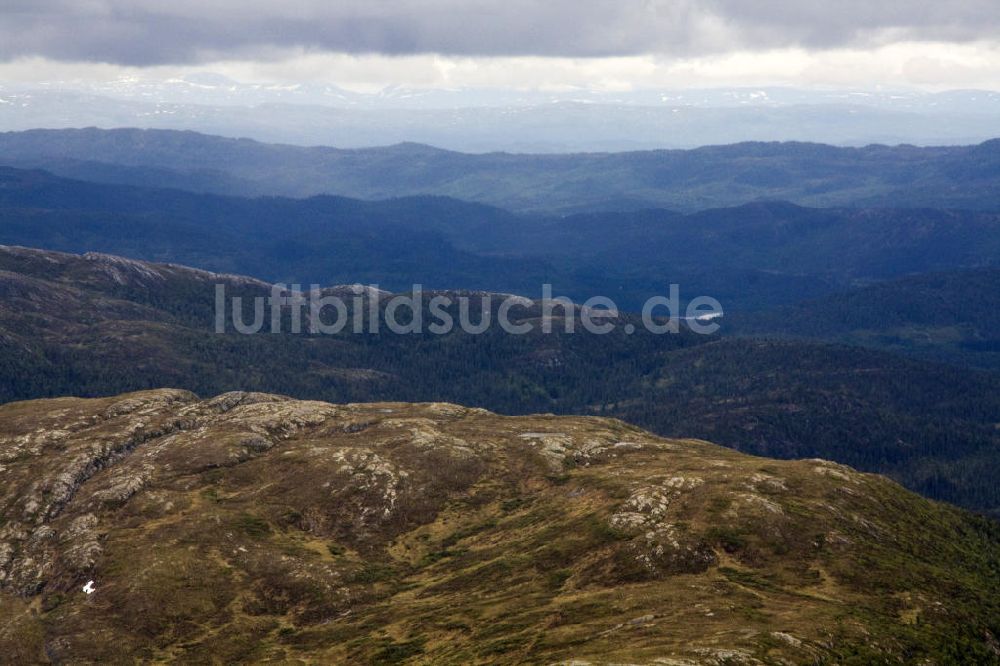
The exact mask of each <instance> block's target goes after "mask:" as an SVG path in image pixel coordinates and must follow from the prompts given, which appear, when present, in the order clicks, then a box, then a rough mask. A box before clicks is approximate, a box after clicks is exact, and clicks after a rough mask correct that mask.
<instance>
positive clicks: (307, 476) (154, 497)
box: [0, 390, 1000, 664]
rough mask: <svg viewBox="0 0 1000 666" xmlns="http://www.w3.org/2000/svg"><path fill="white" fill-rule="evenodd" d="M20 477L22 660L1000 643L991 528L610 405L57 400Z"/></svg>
mask: <svg viewBox="0 0 1000 666" xmlns="http://www.w3.org/2000/svg"><path fill="white" fill-rule="evenodd" d="M0 470H2V471H0V473H2V474H3V475H4V480H5V482H4V484H3V486H2V490H0V521H2V522H0V649H2V650H3V654H5V655H6V656H7V657H8V658H13V659H14V660H16V661H21V662H29V661H38V662H54V663H58V662H62V661H65V660H67V659H72V660H74V661H79V660H92V661H96V662H103V663H110V662H118V661H133V660H136V659H138V660H143V661H162V660H180V661H185V662H199V661H206V660H210V659H211V658H214V659H222V660H224V661H227V662H243V661H263V660H272V661H290V660H305V661H314V662H325V663H330V662H341V663H346V662H350V663H438V664H439V663H455V664H458V663H463V664H468V663H525V662H531V663H552V662H555V661H557V660H560V661H563V660H566V661H568V660H572V659H577V660H586V661H587V662H588V663H621V662H628V663H664V661H666V663H744V664H753V663H763V662H779V661H786V662H793V663H821V664H822V663H857V664H861V663H873V662H876V661H877V662H881V663H913V662H915V661H930V662H933V663H957V662H959V661H964V662H966V663H968V662H969V661H975V662H976V663H983V664H986V663H995V662H997V661H998V659H1000V646H998V644H997V636H998V634H1000V606H998V603H997V599H1000V587H998V582H997V581H998V580H1000V576H998V573H1000V531H998V529H997V527H996V525H995V524H993V523H991V522H988V521H985V520H983V519H978V518H974V517H972V516H970V515H969V514H966V513H964V512H962V511H960V510H957V509H954V508H950V507H947V506H945V505H941V504H935V503H932V502H929V501H927V500H924V499H921V498H919V497H917V496H916V495H913V494H911V493H909V492H906V491H904V490H903V489H901V488H900V487H898V486H896V485H895V484H893V483H891V482H889V481H887V480H885V479H883V478H880V477H875V476H869V475H862V474H859V473H857V472H854V471H852V470H850V469H849V468H846V467H843V466H840V465H836V464H833V463H828V462H824V461H820V460H804V461H798V462H780V461H774V460H767V459H763V458H753V457H749V456H746V455H743V454H739V453H736V452H733V451H730V450H727V449H724V448H720V447H717V446H714V445H711V444H708V443H705V442H699V441H691V440H663V439H658V438H656V437H653V436H652V435H649V434H647V433H644V432H642V431H640V430H637V429H635V428H632V427H629V426H626V425H624V424H622V423H620V422H618V421H614V420H610V419H594V418H588V419H584V418H567V417H552V416H530V417H517V418H510V417H499V416H496V415H493V414H490V413H488V412H484V411H482V410H470V409H466V408H463V407H458V406H455V405H449V404H442V403H433V404H418V405H413V404H401V403H388V404H385V403H384V404H367V405H331V404H327V403H321V402H299V401H294V400H290V399H286V398H280V397H277V396H270V395H263V394H247V393H230V394H225V395H221V396H218V397H216V398H214V399H211V400H199V399H197V398H196V397H195V396H194V395H192V394H189V393H185V392H182V391H176V390H159V391H150V392H145V393H138V394H131V395H124V396H119V397H116V398H104V399H99V400H80V399H75V398H62V399H57V400H45V401H31V402H22V403H13V404H8V405H4V406H2V407H0ZM87 581H93V583H94V587H95V588H96V591H95V592H94V593H93V594H92V595H90V596H88V595H86V594H84V593H83V592H82V587H83V585H84V584H85V583H86V582H87ZM671 660H672V661H671Z"/></svg>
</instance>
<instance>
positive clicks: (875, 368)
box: [0, 248, 1000, 513]
mask: <svg viewBox="0 0 1000 666" xmlns="http://www.w3.org/2000/svg"><path fill="white" fill-rule="evenodd" d="M217 282H222V283H224V284H226V286H227V291H228V293H229V294H230V295H238V294H239V295H243V296H244V297H252V296H257V295H261V296H262V295H266V294H268V293H269V287H268V285H267V284H265V283H263V282H260V281H255V280H250V279H247V278H239V277H235V276H218V275H214V274H209V273H205V272H203V271H195V270H191V269H186V268H183V267H176V266H174V267H171V266H163V265H157V264H148V263H143V262H135V261H129V260H124V259H121V258H116V257H108V256H103V255H89V256H86V257H79V256H75V255H64V254H59V253H53V252H42V251H38V250H27V249H17V248H0V294H2V295H3V298H2V299H0V367H2V368H3V372H2V373H0V399H2V400H15V399H25V398H33V397H48V396H58V395H82V396H97V395H108V394H114V393H119V392H122V391H129V390H138V389H147V388H153V387H157V386H175V387H179V388H185V389H189V390H194V391H196V392H199V393H201V394H204V395H214V394H216V393H220V392H223V391H229V390H237V389H242V390H247V389H252V390H259V391H268V392H281V393H284V394H288V395H292V396H295V397H308V398H316V399H324V400H329V401H335V402H349V401H367V400H405V401H425V400H437V401H449V402H458V401H462V402H465V403H466V404H469V405H470V406H478V407H486V408H489V409H492V410H495V411H500V412H504V413H509V414H512V413H521V414H523V413H534V412H555V413H563V414H566V413H577V414H604V415H612V416H618V417H622V418H625V419H626V420H629V421H630V422H632V423H636V424H639V425H641V426H643V427H646V428H649V429H651V430H653V431H655V432H658V433H660V434H666V435H672V436H682V437H687V436H700V437H704V438H706V439H711V440H713V441H717V442H718V443H720V444H725V445H727V446H732V447H735V448H740V449H743V450H746V451H750V452H755V453H762V454H766V455H771V456H779V457H803V456H805V457H808V456H818V457H825V458H830V459H834V460H838V461H839V462H844V463H849V464H852V465H854V466H856V467H859V468H862V469H865V470H869V471H879V472H883V473H886V474H889V475H891V476H892V477H893V478H895V479H897V480H898V481H900V482H901V483H903V484H905V485H907V486H908V487H910V488H911V489H916V490H919V491H920V492H923V493H926V494H927V495H929V496H932V497H937V498H941V499H947V500H949V501H953V502H955V503H958V504H961V505H964V506H967V507H970V508H975V509H978V510H981V511H987V512H993V513H998V512H1000V490H998V489H997V487H996V484H995V483H994V482H993V479H995V478H996V475H997V474H998V469H997V458H996V455H995V451H996V450H997V447H998V446H1000V430H997V428H996V424H997V423H1000V377H998V376H997V375H996V374H991V373H985V372H970V371H967V370H961V369H957V368H952V367H948V366H943V365H938V364H935V363H927V362H920V361H911V360H906V359H901V358H899V357H896V356H894V355H890V354H885V353H880V352H876V351H869V350H864V349H857V348H846V347H839V346H833V345H825V344H817V343H813V342H804V341H785V342H777V341H774V342H763V341H745V340H729V339H723V340H718V339H717V338H713V337H711V336H698V335H693V334H691V333H690V332H687V331H684V330H683V329H682V333H680V334H678V335H653V334H649V333H643V332H642V329H641V327H640V329H639V330H640V332H639V333H636V334H633V335H627V334H625V333H624V332H623V330H622V328H621V327H618V329H617V330H616V331H615V332H613V333H611V334H608V335H591V334H587V333H586V332H585V331H583V330H581V329H580V327H579V325H578V326H577V332H576V333H574V334H565V333H563V332H562V331H563V327H562V323H561V322H557V323H556V324H555V326H554V331H555V332H554V333H549V334H544V333H541V332H540V331H539V330H538V327H537V317H538V316H539V314H540V310H539V306H538V305H537V304H534V305H532V306H531V307H528V308H521V307H518V308H515V309H514V310H512V313H513V316H514V319H515V321H518V322H535V323H536V329H535V332H534V333H532V334H529V335H520V336H518V335H507V334H505V333H503V332H502V331H501V330H500V329H499V328H498V327H496V326H493V327H491V328H490V330H489V331H488V332H487V333H485V334H482V335H469V334H465V333H462V332H461V331H458V330H456V331H454V332H453V333H451V334H449V335H433V334H431V333H429V332H428V333H425V334H423V335H393V334H385V335H367V334H364V335H356V334H352V333H349V332H346V331H345V332H342V333H340V334H337V335H315V336H310V335H305V334H301V335H292V334H285V335H269V334H261V335H239V334H236V333H234V332H233V331H232V327H230V328H229V332H228V333H227V334H223V335H219V334H215V333H213V332H212V330H213V325H214V293H215V290H214V285H215V284H216V283H217ZM345 289H346V288H345ZM338 293H342V294H343V293H346V294H348V295H349V294H350V293H352V292H351V291H350V289H347V291H346V292H344V291H340V292H338ZM386 297H387V296H386V295H383V296H382V297H381V300H380V302H384V299H385V298H386ZM496 307H497V303H496V302H495V303H494V305H493V310H494V311H495V309H496ZM286 315H287V313H286ZM472 319H473V321H479V314H478V312H474V316H473V317H472ZM623 320H627V321H631V322H633V323H634V324H636V325H638V324H639V322H638V321H635V319H634V318H632V319H627V318H625V317H624V316H623ZM428 321H429V320H428ZM284 330H286V331H287V330H288V327H287V325H286V327H285V328H284ZM347 331H349V329H347Z"/></svg>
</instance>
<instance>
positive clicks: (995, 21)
mask: <svg viewBox="0 0 1000 666" xmlns="http://www.w3.org/2000/svg"><path fill="white" fill-rule="evenodd" d="M998 33H1000V3H997V2H996V0H955V1H952V2H947V3H943V2H940V1H936V2H935V1H930V0H919V1H903V0H882V2H873V1H872V0H864V1H862V0H843V1H840V2H836V1H834V0H797V1H794V2H792V1H788V0H783V1H779V0H758V1H752V0H704V1H701V2H698V1H696V0H575V1H573V0H549V1H545V2H542V1H531V2H529V1H527V0H490V1H486V0H423V1H417V0H411V1H403V0H388V1H385V0H382V1H380V0H335V1H334V2H330V1H329V0H281V1H277V2H275V1H266V2H265V1H263V0H241V1H236V0H216V1H214V2H212V1H208V0H197V1H196V0H166V1H164V0H6V1H5V2H4V6H3V8H2V9H0V58H2V59H11V58H15V57H18V56H30V55H41V56H46V57H50V58H55V59H61V60H85V61H104V62H113V63H119V64H130V65H150V64H161V63H194V62H201V61H208V60H212V59H220V58H232V57H235V58H239V57H253V58H261V57H262V54H265V55H266V54H268V53H279V52H281V51H282V50H284V49H289V48H303V49H307V50H322V51H338V52H353V53H371V52H379V53H386V54H411V53H443V54H451V55H545V56H581V57H590V56H610V55H634V54H641V53H657V54H668V55H699V54H707V53H718V52H721V51H727V50H733V49H738V48H749V49H760V48H768V47H783V46H795V45H800V46H804V47H808V48H822V47H833V46H842V45H862V46H868V45H872V44H877V43H880V40H885V39H887V38H891V39H894V40H899V39H920V40H928V39H929V40H942V41H967V40H975V39H994V38H995V36H996V35H997V34H998ZM887 35H888V37H887Z"/></svg>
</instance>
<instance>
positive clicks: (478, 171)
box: [0, 122, 1000, 213]
mask: <svg viewBox="0 0 1000 666" xmlns="http://www.w3.org/2000/svg"><path fill="white" fill-rule="evenodd" d="M993 126H994V127H997V126H998V125H997V124H996V123H995V122H994V124H993ZM0 164H7V165H9V166H17V167H22V168H42V169H46V170H49V171H52V172H53V173H55V174H57V175H62V176H66V177H72V178H79V179H83V180H91V181H98V182H111V183H121V184H131V185H146V186H149V185H153V186H157V187H177V188H182V189H190V190H194V191H199V192H212V193H216V194H230V195H242V196H258V195H282V196H292V197H304V196H311V195H317V194H335V195H340V196H348V197H355V198H361V199H384V198H391V197H401V196H419V195H441V196H449V197H453V198H457V199H463V200H466V201H475V202H479V203H485V204H490V205H495V206H499V207H502V208H506V209H510V210H515V211H519V212H526V211H536V212H561V213H566V212H588V211H595V210H598V211H604V210H638V209H643V208H668V209H671V210H677V211H680V212H693V211H697V210H703V209H706V208H719V207H726V206H735V205H740V204H744V203H748V202H754V201H768V200H785V201H790V202H793V203H796V204H799V205H804V206H823V207H830V206H862V207H871V206H881V207H907V208H914V207H934V208H964V209H975V210H1000V140H997V141H988V142H985V143H982V144H978V145H970V146H954V147H938V148H917V147H914V146H896V147H890V146H882V145H875V146H867V147H865V148H836V147H833V146H828V145H821V144H814V143H741V144H736V145H727V146H711V147H704V148H698V149H694V150H655V151H638V152H624V153H592V154H571V155H527V154H509V153H491V154H484V155H475V154H466V153H455V152H451V151H446V150H441V149H437V148H431V147H429V146H425V145H418V144H412V143H404V144H399V145H394V146H389V147H385V148H364V149H358V150H344V149H337V148H326V147H313V148H303V147H298V146H289V145H270V144H263V143H258V142H256V141H251V140H248V139H242V140H237V139H228V138H223V137H218V136H208V135H203V134H197V133H194V132H176V131H153V130H136V129H120V130H98V129H83V130H59V131H54V130H34V131H26V132H12V133H6V134H0Z"/></svg>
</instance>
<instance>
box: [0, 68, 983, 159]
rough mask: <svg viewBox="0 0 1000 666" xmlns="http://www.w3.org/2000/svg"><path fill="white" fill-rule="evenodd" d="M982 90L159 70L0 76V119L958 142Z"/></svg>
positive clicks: (635, 139) (609, 146) (544, 138)
mask: <svg viewBox="0 0 1000 666" xmlns="http://www.w3.org/2000/svg"><path fill="white" fill-rule="evenodd" d="M998 119H1000V94H998V93H997V92H992V91H984V90H954V91H947V92H942V93H925V92H920V91H913V90H802V89H790V88H737V89H706V90H638V91H632V92H605V91H595V90H584V89H570V90H565V91H557V92H539V91H512V90H488V89H452V90H420V89H408V88H400V87H395V88H388V89H385V90H382V91H379V92H375V93H358V92H352V91H349V90H345V89H343V88H338V87H336V86H327V85H308V84H301V85H267V84H243V83H239V82H236V81H232V80H229V79H226V78H225V77H219V76H211V75H207V74H202V75H192V76H188V77H184V78H175V79H168V80H158V81H153V80H145V81H144V80H138V79H122V80H118V81H109V82H106V83H93V84H81V83H74V82H68V81H67V82H48V83H36V84H30V85H24V84H21V85H18V84H5V85H2V86H0V130H24V129H32V128H37V127H49V128H66V127H87V126H95V127H103V128H112V127H145V128H158V129H175V130H196V131H201V132H208V133H214V134H221V135H224V136H230V137H239V136H246V137H252V138H255V139H259V140H262V141H277V142H282V143H293V144H297V145H336V146H340V147H344V148H360V147H371V146H379V145H385V144H386V143H396V142H405V141H415V142H420V143H428V144H431V145H435V146H440V147H442V148H448V149H452V150H463V151H471V152H488V151H497V150H507V151H518V152H530V153H552V152H557V153H559V152H576V151H620V150H637V149H653V148H694V147H697V146H704V145H709V144H722V143H737V142H741V141H822V142H825V143H831V144H836V145H853V146H862V145H867V144H871V143H882V144H899V143H911V144H917V145H955V144H969V143H979V142H981V141H984V140H986V139H989V138H993V137H995V136H996V128H997V123H998Z"/></svg>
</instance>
